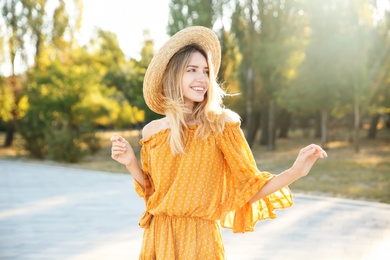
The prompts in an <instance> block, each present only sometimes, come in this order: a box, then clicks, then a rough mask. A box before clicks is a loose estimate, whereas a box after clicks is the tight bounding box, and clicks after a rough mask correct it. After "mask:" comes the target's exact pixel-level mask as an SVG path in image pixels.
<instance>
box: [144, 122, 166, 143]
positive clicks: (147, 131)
mask: <svg viewBox="0 0 390 260" xmlns="http://www.w3.org/2000/svg"><path fill="white" fill-rule="evenodd" d="M167 128H169V123H168V121H167V120H166V118H161V119H156V120H153V121H151V122H150V123H148V124H147V125H145V126H144V128H143V129H142V139H144V140H146V139H148V138H149V137H151V136H152V135H154V134H156V133H158V132H160V131H162V130H164V129H167Z"/></svg>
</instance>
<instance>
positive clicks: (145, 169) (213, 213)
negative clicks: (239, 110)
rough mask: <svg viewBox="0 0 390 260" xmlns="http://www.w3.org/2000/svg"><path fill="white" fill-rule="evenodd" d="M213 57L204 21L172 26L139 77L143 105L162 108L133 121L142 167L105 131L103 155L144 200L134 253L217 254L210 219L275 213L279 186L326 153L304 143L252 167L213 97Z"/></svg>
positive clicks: (230, 116)
mask: <svg viewBox="0 0 390 260" xmlns="http://www.w3.org/2000/svg"><path fill="white" fill-rule="evenodd" d="M220 61H221V49H220V43H219V41H218V38H217V36H216V35H215V34H214V33H213V32H212V31H211V30H210V29H208V28H204V27H199V26H195V27H190V28H187V29H184V30H182V31H180V32H178V33H177V34H175V35H174V36H172V37H171V39H170V40H168V42H167V43H166V44H165V45H164V46H163V47H162V48H161V49H160V50H159V52H158V53H157V54H156V55H155V56H154V58H153V60H152V61H151V63H150V65H149V67H148V69H147V72H146V75H145V79H144V97H145V101H146V103H147V105H148V107H149V108H150V109H151V110H153V111H154V112H156V113H159V114H162V115H165V117H163V118H161V119H158V120H154V121H152V122H150V123H149V124H147V125H146V126H145V127H144V129H143V131H142V140H141V141H140V144H141V145H142V148H141V159H142V168H141V167H140V165H139V164H138V162H137V159H136V157H135V155H134V152H133V150H132V148H131V147H130V145H129V143H128V142H127V141H126V140H125V139H124V138H123V137H121V136H118V135H114V136H112V137H111V141H112V158H113V159H115V160H116V161H118V162H120V163H122V164H124V165H125V166H126V167H127V169H128V170H129V171H130V173H131V174H132V175H133V178H134V180H135V188H136V191H137V193H138V194H139V195H140V196H141V197H143V198H144V200H145V204H146V211H145V213H144V214H143V215H142V216H141V219H140V226H141V227H143V228H145V231H144V238H143V246H142V250H141V254H140V259H224V257H225V256H224V248H223V242H222V238H221V234H220V229H219V225H221V226H222V227H224V228H230V229H232V230H233V232H247V231H253V230H254V226H255V224H256V222H257V221H258V220H262V219H266V218H275V217H276V215H275V213H274V210H275V209H279V208H286V207H290V206H291V205H292V197H291V193H290V190H289V189H288V187H287V186H288V185H289V184H291V183H292V182H294V181H296V180H297V179H299V178H300V177H302V176H305V175H307V173H308V172H309V170H310V169H311V167H312V166H313V164H314V162H315V161H316V160H317V159H318V158H325V157H327V154H326V153H325V151H323V150H322V149H321V148H320V147H319V146H317V145H314V144H312V145H309V146H307V147H305V148H303V149H302V150H301V151H300V152H299V154H298V157H297V159H296V161H295V162H294V164H293V165H292V167H291V168H290V169H288V170H286V171H284V172H282V173H281V174H279V175H272V174H270V173H267V172H260V171H259V170H258V169H257V167H256V163H255V160H254V158H253V156H252V153H251V151H250V149H249V146H248V144H247V142H246V140H245V138H244V135H243V133H242V130H241V128H240V119H239V116H238V115H237V114H236V113H234V112H233V111H231V110H228V109H225V108H223V106H222V98H223V96H224V92H223V91H222V89H221V88H220V87H219V85H218V84H217V82H216V75H217V73H218V70H219V67H220ZM217 221H218V222H217Z"/></svg>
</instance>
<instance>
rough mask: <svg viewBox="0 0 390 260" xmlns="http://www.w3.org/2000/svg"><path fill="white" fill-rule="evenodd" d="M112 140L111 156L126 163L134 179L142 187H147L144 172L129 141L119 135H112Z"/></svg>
mask: <svg viewBox="0 0 390 260" xmlns="http://www.w3.org/2000/svg"><path fill="white" fill-rule="evenodd" d="M110 140H111V143H112V147H111V157H112V158H113V159H114V160H116V161H117V162H119V163H121V164H123V165H125V166H126V168H127V170H128V171H129V172H130V173H131V175H132V176H133V178H134V180H135V181H136V182H138V183H139V184H140V185H141V186H142V188H145V180H144V172H143V171H142V169H141V167H140V165H139V163H138V160H137V157H136V156H135V154H134V151H133V148H131V146H130V144H129V142H128V141H126V139H124V138H123V137H122V136H119V135H113V136H111V138H110Z"/></svg>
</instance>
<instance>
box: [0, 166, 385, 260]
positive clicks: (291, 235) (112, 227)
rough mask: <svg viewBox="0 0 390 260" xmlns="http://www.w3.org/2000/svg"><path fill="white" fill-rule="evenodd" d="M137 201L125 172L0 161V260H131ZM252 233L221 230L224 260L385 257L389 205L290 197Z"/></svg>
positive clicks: (137, 235) (138, 233) (136, 242)
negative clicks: (275, 215)
mask: <svg viewBox="0 0 390 260" xmlns="http://www.w3.org/2000/svg"><path fill="white" fill-rule="evenodd" d="M142 212H143V201H142V200H141V199H140V198H139V197H138V196H137V195H136V194H135V192H134V189H133V183H132V179H131V176H130V175H127V174H113V173H105V172H96V171H86V170H76V169H71V168H64V167H54V166H46V165H41V164H32V163H24V162H17V161H6V160H0V259H1V260H11V259H12V260H30V259H31V260H38V259H39V260H46V259H50V260H62V259H67V260H92V259H93V260H95V259H98V260H100V259H104V260H122V259H123V260H124V259H126V260H132V259H137V256H138V253H139V249H140V247H141V239H142V229H140V228H139V227H138V224H137V223H138V218H139V216H140V214H141V213H142ZM277 213H278V218H277V219H275V220H265V221H262V222H259V223H258V224H257V226H256V230H255V232H253V233H246V234H232V233H231V232H230V231H229V230H223V238H224V242H225V247H226V255H227V258H228V259H238V260H247V259H248V260H252V259H264V260H268V259H270V260H274V259H275V260H278V259H292V260H295V259H332V260H334V259H343V260H344V259H353V260H356V259H373V260H374V259H375V260H376V259H390V258H389V255H390V205H388V204H380V203H372V202H363V201H353V200H345V199H336V198H327V197H317V196H306V195H300V194H296V195H295V204H294V206H293V207H292V208H290V209H286V210H279V211H278V212H277Z"/></svg>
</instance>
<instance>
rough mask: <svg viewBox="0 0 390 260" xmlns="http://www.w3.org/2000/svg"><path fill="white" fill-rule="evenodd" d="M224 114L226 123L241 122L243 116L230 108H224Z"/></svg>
mask: <svg viewBox="0 0 390 260" xmlns="http://www.w3.org/2000/svg"><path fill="white" fill-rule="evenodd" d="M222 116H223V120H224V121H225V122H226V123H239V122H241V117H240V116H239V115H238V114H237V113H236V112H234V111H232V110H230V109H224V110H223V113H222Z"/></svg>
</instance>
